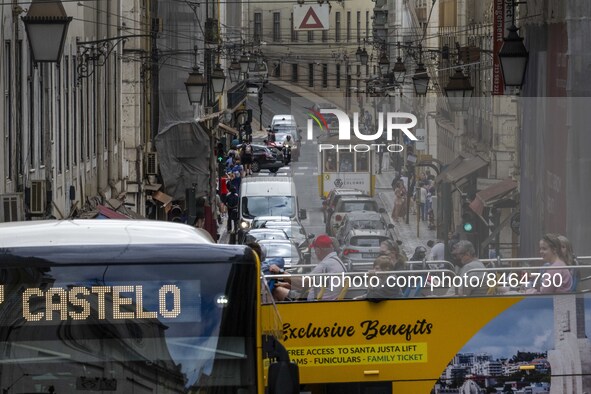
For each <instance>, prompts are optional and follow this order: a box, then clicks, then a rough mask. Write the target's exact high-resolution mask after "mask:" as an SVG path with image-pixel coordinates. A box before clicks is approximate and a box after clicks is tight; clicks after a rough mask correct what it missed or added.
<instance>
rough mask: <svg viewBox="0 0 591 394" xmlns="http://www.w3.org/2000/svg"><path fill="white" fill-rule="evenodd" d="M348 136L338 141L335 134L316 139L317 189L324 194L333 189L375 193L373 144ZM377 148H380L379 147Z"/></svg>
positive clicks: (321, 195)
mask: <svg viewBox="0 0 591 394" xmlns="http://www.w3.org/2000/svg"><path fill="white" fill-rule="evenodd" d="M368 144H371V143H368V142H367V141H361V140H357V139H352V140H350V141H340V140H339V136H338V134H334V133H333V134H326V135H322V136H320V137H319V138H318V148H319V152H318V190H319V192H320V197H321V198H322V197H326V196H327V195H328V193H329V192H330V191H331V190H333V189H341V188H346V189H357V190H361V191H363V192H365V193H366V194H368V195H370V196H373V195H374V193H375V171H374V170H373V166H374V160H375V154H376V152H375V150H374V149H375V147H373V148H371V147H370V145H368ZM380 149H384V147H381V148H380Z"/></svg>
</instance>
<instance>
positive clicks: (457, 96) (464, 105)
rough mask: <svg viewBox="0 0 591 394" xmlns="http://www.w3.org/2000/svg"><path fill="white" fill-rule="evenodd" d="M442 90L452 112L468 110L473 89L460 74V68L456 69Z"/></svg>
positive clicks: (466, 78) (461, 73)
mask: <svg viewBox="0 0 591 394" xmlns="http://www.w3.org/2000/svg"><path fill="white" fill-rule="evenodd" d="M444 90H445V95H446V96H447V98H448V100H449V106H450V108H451V110H452V111H456V112H458V111H467V110H468V107H469V105H470V99H471V98H472V93H474V87H472V84H471V83H470V79H469V78H468V77H467V76H465V75H464V73H463V72H462V69H461V67H458V68H456V72H455V74H454V75H452V76H451V77H449V82H448V84H447V86H446V87H445V89H444Z"/></svg>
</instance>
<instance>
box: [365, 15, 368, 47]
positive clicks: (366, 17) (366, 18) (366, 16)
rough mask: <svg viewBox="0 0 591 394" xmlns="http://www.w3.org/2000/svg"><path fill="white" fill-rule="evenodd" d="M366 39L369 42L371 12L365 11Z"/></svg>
mask: <svg viewBox="0 0 591 394" xmlns="http://www.w3.org/2000/svg"><path fill="white" fill-rule="evenodd" d="M365 39H366V40H369V11H365Z"/></svg>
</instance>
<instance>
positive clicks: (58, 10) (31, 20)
mask: <svg viewBox="0 0 591 394" xmlns="http://www.w3.org/2000/svg"><path fill="white" fill-rule="evenodd" d="M21 19H22V20H23V23H24V25H25V30H26V32H27V37H28V39H29V40H28V41H29V46H30V47H31V53H32V56H33V61H34V62H35V63H59V61H60V59H61V57H62V51H63V49H64V42H65V40H66V34H67V33H68V25H69V24H70V21H71V20H72V17H71V16H68V15H67V14H66V11H65V10H64V6H63V5H62V3H61V1H59V0H56V1H47V0H33V2H32V3H31V6H30V7H29V11H28V12H27V15H25V16H23V17H22V18H21Z"/></svg>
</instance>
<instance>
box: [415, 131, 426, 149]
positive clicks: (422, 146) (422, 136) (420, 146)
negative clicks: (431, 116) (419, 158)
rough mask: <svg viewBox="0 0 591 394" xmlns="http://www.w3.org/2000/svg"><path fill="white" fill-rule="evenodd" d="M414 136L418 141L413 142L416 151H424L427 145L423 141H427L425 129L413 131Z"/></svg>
mask: <svg viewBox="0 0 591 394" xmlns="http://www.w3.org/2000/svg"><path fill="white" fill-rule="evenodd" d="M415 135H416V136H417V139H418V141H416V142H415V148H416V150H426V149H427V144H425V140H426V139H427V131H426V130H425V129H415Z"/></svg>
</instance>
